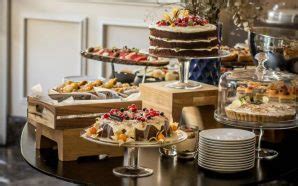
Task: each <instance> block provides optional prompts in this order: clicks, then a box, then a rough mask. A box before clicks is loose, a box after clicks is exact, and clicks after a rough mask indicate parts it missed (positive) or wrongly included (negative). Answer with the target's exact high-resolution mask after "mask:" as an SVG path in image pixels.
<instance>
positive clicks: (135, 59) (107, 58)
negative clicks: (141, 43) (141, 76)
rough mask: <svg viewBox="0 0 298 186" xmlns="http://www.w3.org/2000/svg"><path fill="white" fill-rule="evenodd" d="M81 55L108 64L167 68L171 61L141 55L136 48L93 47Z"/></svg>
mask: <svg viewBox="0 0 298 186" xmlns="http://www.w3.org/2000/svg"><path fill="white" fill-rule="evenodd" d="M81 55H82V56H84V57H86V58H88V59H94V60H99V61H102V62H108V63H118V64H125V65H140V66H156V67H158V66H166V65H168V64H169V61H168V60H167V59H164V58H157V57H153V56H150V55H148V54H145V53H141V52H140V51H139V49H136V48H127V47H126V46H125V47H123V48H116V47H114V48H102V47H91V48H88V49H87V50H85V51H82V52H81Z"/></svg>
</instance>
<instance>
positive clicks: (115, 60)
mask: <svg viewBox="0 0 298 186" xmlns="http://www.w3.org/2000/svg"><path fill="white" fill-rule="evenodd" d="M81 55H82V56H83V57H85V58H87V59H93V60H97V61H101V62H103V63H111V70H112V75H113V77H116V76H115V74H116V71H115V65H114V64H123V65H137V66H144V75H143V79H142V83H145V80H146V74H147V69H148V67H149V66H151V67H162V66H166V65H168V64H169V61H162V62H134V61H132V60H122V59H118V58H110V57H105V56H99V55H93V54H91V53H88V52H87V51H81Z"/></svg>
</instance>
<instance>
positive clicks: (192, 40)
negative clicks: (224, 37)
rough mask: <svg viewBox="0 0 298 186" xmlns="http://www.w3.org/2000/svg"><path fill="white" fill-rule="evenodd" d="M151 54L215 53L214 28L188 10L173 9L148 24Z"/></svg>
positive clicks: (215, 37)
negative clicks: (156, 20) (162, 17)
mask: <svg viewBox="0 0 298 186" xmlns="http://www.w3.org/2000/svg"><path fill="white" fill-rule="evenodd" d="M149 29H150V36H149V39H150V47H149V53H150V54H151V55H155V56H160V57H179V56H181V57H201V56H212V55H217V54H218V49H219V48H218V31H217V27H216V26H215V25H213V24H210V23H208V21H207V20H206V19H204V18H201V17H199V16H197V15H190V14H189V11H188V10H185V9H177V8H175V9H173V11H172V12H171V13H170V14H168V13H166V14H164V19H162V20H160V21H158V22H157V23H155V24H152V25H150V27H149Z"/></svg>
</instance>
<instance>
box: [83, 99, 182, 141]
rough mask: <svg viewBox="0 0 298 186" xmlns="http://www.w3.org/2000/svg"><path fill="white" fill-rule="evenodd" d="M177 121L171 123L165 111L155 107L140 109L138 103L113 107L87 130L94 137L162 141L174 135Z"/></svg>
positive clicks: (87, 133) (115, 139)
mask: <svg viewBox="0 0 298 186" xmlns="http://www.w3.org/2000/svg"><path fill="white" fill-rule="evenodd" d="M177 129H178V124H177V123H172V124H170V123H169V120H168V118H167V117H165V116H164V114H163V112H159V111H156V110H154V109H146V108H144V109H143V110H138V108H137V107H136V105H131V106H128V108H127V110H125V109H124V108H122V109H120V110H118V109H112V110H111V111H110V112H108V113H105V114H103V115H102V116H101V117H100V118H97V121H96V123H95V124H93V125H92V126H91V127H90V128H88V129H87V130H86V135H87V136H89V137H93V138H106V139H111V140H114V141H117V142H119V143H120V144H121V143H126V142H133V141H161V142H163V141H164V140H166V138H168V137H171V136H172V135H174V133H175V131H176V130H177Z"/></svg>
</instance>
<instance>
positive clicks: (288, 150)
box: [21, 124, 298, 186]
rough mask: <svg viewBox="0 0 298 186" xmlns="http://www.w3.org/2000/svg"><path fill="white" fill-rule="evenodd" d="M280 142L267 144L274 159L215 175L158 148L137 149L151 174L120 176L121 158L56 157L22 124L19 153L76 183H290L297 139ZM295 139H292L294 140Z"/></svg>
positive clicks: (297, 164)
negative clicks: (40, 146) (65, 159)
mask: <svg viewBox="0 0 298 186" xmlns="http://www.w3.org/2000/svg"><path fill="white" fill-rule="evenodd" d="M289 132H290V134H289V135H287V138H286V139H285V140H283V143H282V144H279V145H271V146H270V144H265V146H268V145H269V146H270V148H275V149H278V150H279V152H280V155H279V156H278V157H277V158H276V159H274V160H270V161H268V160H261V161H259V160H256V161H257V162H256V166H255V168H253V169H251V170H249V171H246V172H242V173H237V174H219V173H215V172H211V171H208V170H204V169H203V168H200V167H199V166H198V165H197V162H195V161H181V160H177V159H176V158H165V157H161V156H160V155H159V152H158V149H154V148H148V149H140V165H142V166H145V167H150V168H152V169H153V170H154V174H153V175H152V176H149V177H143V178H122V177H117V176H115V175H114V174H113V173H112V169H113V168H115V167H118V166H120V165H122V161H123V158H122V157H119V158H107V159H105V160H99V159H98V157H84V158H80V159H79V160H77V161H72V162H62V161H59V160H58V155H57V150H55V149H42V150H37V149H35V128H34V127H33V126H32V125H30V124H26V125H25V127H24V129H23V132H22V136H21V152H22V155H23V157H24V159H25V161H26V162H27V163H28V164H29V165H31V166H32V167H33V168H35V169H37V170H38V171H40V172H42V173H44V174H47V175H49V176H54V177H56V178H59V179H62V180H65V181H69V182H73V183H78V184H100V185H217V186H220V185H239V184H256V183H268V182H273V183H289V182H290V183H291V182H295V180H296V181H297V176H298V158H297V157H298V152H297V150H296V147H297V144H298V140H296V139H297V132H296V131H289ZM295 138H296V139H295Z"/></svg>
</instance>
